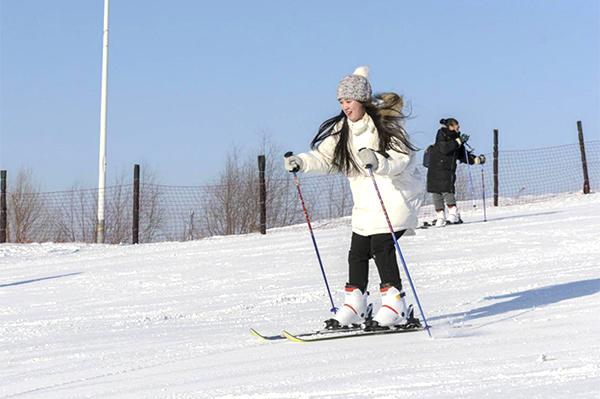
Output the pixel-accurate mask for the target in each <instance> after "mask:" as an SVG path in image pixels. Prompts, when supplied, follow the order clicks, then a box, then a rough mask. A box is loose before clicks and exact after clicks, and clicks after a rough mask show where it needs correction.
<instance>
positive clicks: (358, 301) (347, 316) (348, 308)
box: [325, 285, 372, 330]
mask: <svg viewBox="0 0 600 399" xmlns="http://www.w3.org/2000/svg"><path fill="white" fill-rule="evenodd" d="M345 291H346V295H345V298H344V304H343V305H342V307H341V308H340V309H339V310H338V311H337V313H336V315H335V316H334V318H333V319H329V320H326V321H325V328H326V329H328V330H336V329H338V328H347V327H352V326H353V325H360V324H362V323H363V322H364V321H365V319H366V318H370V317H371V312H372V306H371V305H370V304H369V305H367V300H368V298H369V292H365V293H364V294H363V293H362V291H361V290H360V289H359V288H356V287H355V286H352V285H346V288H345Z"/></svg>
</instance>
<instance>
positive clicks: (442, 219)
mask: <svg viewBox="0 0 600 399" xmlns="http://www.w3.org/2000/svg"><path fill="white" fill-rule="evenodd" d="M435 216H436V219H435V220H434V221H433V223H432V224H433V225H434V226H435V227H444V226H445V225H446V212H444V210H443V209H442V210H441V211H435Z"/></svg>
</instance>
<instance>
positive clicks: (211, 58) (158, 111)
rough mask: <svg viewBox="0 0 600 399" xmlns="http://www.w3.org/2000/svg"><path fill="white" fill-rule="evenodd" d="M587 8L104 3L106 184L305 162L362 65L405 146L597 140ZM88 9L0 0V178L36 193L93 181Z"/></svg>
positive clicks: (95, 117)
mask: <svg viewBox="0 0 600 399" xmlns="http://www.w3.org/2000/svg"><path fill="white" fill-rule="evenodd" d="M599 4H600V2H598V1H596V0H571V1H568V0H560V1H546V0H544V1H535V0H534V1H515V0H509V1H452V2H447V1H419V2H410V3H409V2H400V1H387V2H385V1H372V2H365V1H361V2H359V1H344V2H338V1H302V2H297V1H296V2H292V1H252V2H248V1H227V0H225V1H220V2H203V1H192V0H178V1H164V0H112V1H111V10H110V67H109V103H108V107H109V108H108V118H109V121H108V144H107V162H108V173H109V181H110V180H111V179H112V178H113V177H114V176H116V175H120V174H123V173H127V174H129V173H130V172H131V170H132V165H133V164H134V163H136V162H137V163H140V162H141V163H143V164H145V165H148V166H149V167H151V168H152V169H154V170H155V171H156V172H157V174H158V178H159V180H160V182H162V183H163V184H173V185H201V184H207V183H210V182H211V180H213V179H214V177H215V176H216V175H217V174H218V172H219V171H220V169H221V167H222V164H223V160H224V158H225V155H226V153H227V152H228V151H229V150H230V149H231V148H232V146H233V145H236V146H238V147H239V148H240V149H241V150H242V151H245V152H251V151H252V150H253V149H254V148H256V147H257V146H258V143H259V141H260V140H261V137H262V136H263V135H264V134H266V135H268V136H269V137H270V139H271V140H272V141H273V142H275V143H276V144H277V145H278V146H279V147H280V148H281V149H282V151H283V152H284V151H285V150H293V151H295V152H301V151H303V150H306V149H307V148H308V144H309V142H310V140H311V139H312V137H313V136H314V134H315V132H316V129H317V127H318V125H319V124H320V123H321V122H322V121H323V120H324V119H326V118H327V117H329V116H331V115H333V114H336V113H337V112H338V105H337V102H336V99H335V88H336V85H337V83H338V81H339V80H340V79H341V78H342V77H343V76H344V75H346V74H348V73H351V72H352V70H353V69H354V68H355V67H356V66H358V65H363V64H366V65H369V66H370V68H371V84H372V86H373V88H374V90H375V91H396V92H398V93H400V94H403V95H404V96H405V99H406V101H407V102H408V103H409V104H410V105H411V109H412V118H411V119H410V120H409V121H408V123H407V128H408V130H409V132H410V133H411V134H412V137H413V139H414V141H415V142H416V143H417V144H418V145H419V146H421V147H424V146H426V145H427V144H429V143H430V142H431V141H432V140H433V137H434V135H435V132H436V130H437V129H438V123H437V122H438V120H439V119H440V118H441V117H448V116H453V117H455V118H457V119H459V120H460V122H461V127H462V130H463V132H465V133H469V134H471V137H472V138H471V144H472V145H473V146H474V147H475V148H476V149H477V151H478V152H490V151H491V143H492V129H494V128H498V129H499V130H500V135H501V136H500V143H501V147H502V149H525V148H533V147H546V146H554V145H560V144H567V143H573V142H575V141H576V121H577V120H582V121H583V125H584V129H585V134H586V136H587V139H590V140H591V139H600V130H599V129H600V116H599V111H600V49H599V48H600V30H599V24H600V6H599ZM102 15H103V1H102V0H88V1H80V0H55V1H43V0H0V168H2V169H7V170H9V174H11V175H14V174H16V173H17V171H18V170H19V169H20V168H23V167H25V168H29V169H30V170H32V172H33V174H34V176H35V178H36V179H37V180H38V181H39V182H40V183H41V184H42V187H43V189H45V190H61V189H67V188H69V187H71V185H73V184H74V183H78V184H80V185H82V186H83V187H95V186H96V184H97V175H98V169H97V168H98V141H99V119H100V117H99V114H100V110H99V104H100V76H101V45H102Z"/></svg>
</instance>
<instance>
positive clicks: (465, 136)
mask: <svg viewBox="0 0 600 399" xmlns="http://www.w3.org/2000/svg"><path fill="white" fill-rule="evenodd" d="M470 137H471V136H469V135H468V134H465V133H461V134H460V141H462V143H463V144H465V143H466V142H467V141H469V138H470Z"/></svg>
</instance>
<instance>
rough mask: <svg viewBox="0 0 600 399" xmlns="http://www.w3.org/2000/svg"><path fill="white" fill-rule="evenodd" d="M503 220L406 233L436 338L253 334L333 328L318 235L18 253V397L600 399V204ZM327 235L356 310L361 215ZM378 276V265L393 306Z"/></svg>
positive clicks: (11, 258) (9, 370)
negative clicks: (328, 322) (352, 250)
mask: <svg viewBox="0 0 600 399" xmlns="http://www.w3.org/2000/svg"><path fill="white" fill-rule="evenodd" d="M487 211H488V212H487V217H488V221H487V222H483V221H482V216H483V213H482V212H481V209H477V210H475V211H472V212H468V213H467V212H464V219H465V221H466V223H465V224H463V225H459V226H449V227H444V228H429V229H426V230H418V231H417V235H416V236H412V237H403V238H402V239H401V240H400V245H401V246H402V249H403V252H404V256H405V258H406V261H407V263H408V267H409V270H410V273H411V276H412V279H413V282H414V284H415V286H416V288H417V290H418V291H417V293H418V294H419V297H420V299H421V302H422V305H423V308H424V310H425V313H426V316H427V317H428V319H429V322H430V324H431V325H432V330H431V332H432V334H433V337H434V338H433V339H432V338H429V337H428V335H427V333H426V332H415V333H410V334H397V335H391V336H377V337H364V338H350V339H344V340H336V341H329V342H318V343H308V344H298V343H292V342H287V341H279V342H265V341H260V340H258V339H257V338H256V337H254V336H252V335H250V333H249V331H248V330H249V328H250V327H254V328H256V329H257V330H259V331H261V332H263V333H265V334H277V333H279V332H280V331H281V330H282V329H288V330H289V331H291V332H298V333H300V332H307V331H311V330H315V329H318V328H319V327H320V326H321V323H322V321H323V320H324V319H327V318H329V317H330V313H329V308H330V305H329V299H328V296H327V293H326V290H325V285H324V283H323V279H322V276H321V272H320V269H319V265H318V263H317V259H316V256H315V254H314V249H313V246H312V242H311V240H310V236H309V234H308V231H307V228H306V226H305V225H297V226H292V227H288V228H282V229H276V230H270V231H269V232H268V234H267V235H266V236H261V235H260V234H250V235H246V236H234V237H213V238H209V239H204V240H200V241H193V242H182V243H174V242H168V243H158V244H147V245H146V244H143V245H135V246H132V245H122V246H111V245H87V244H27V245H17V244H3V245H0V359H1V361H0V397H1V398H92V397H93V398H98V397H102V398H121V397H124V398H129V397H132V398H257V399H258V398H503V399H504V398H598V397H600V316H599V309H600V195H598V194H592V195H587V196H584V195H577V194H573V195H568V196H562V197H560V198H557V199H554V200H552V201H549V202H543V203H536V204H531V205H522V206H512V207H505V208H492V209H489V208H488V210H487ZM315 235H316V240H317V243H318V244H319V249H320V251H321V255H322V258H323V263H324V266H325V269H326V271H327V276H328V278H329V284H330V286H331V287H332V288H333V290H334V299H335V301H336V305H338V306H339V305H340V304H341V300H342V295H343V292H342V291H343V290H342V288H343V286H344V284H345V281H346V276H347V261H346V258H347V253H348V247H349V243H350V235H351V230H350V223H349V219H347V218H346V219H339V220H330V221H324V222H319V223H315ZM403 278H404V281H405V289H406V291H407V292H409V298H410V300H411V301H412V302H414V299H413V297H412V294H410V288H409V285H408V283H407V281H406V278H405V277H404V274H403ZM378 282H379V278H378V276H377V272H376V268H375V267H374V265H373V267H371V283H370V290H371V293H372V295H371V299H372V301H373V302H374V303H375V308H376V309H377V307H378V306H379V301H380V300H379V294H378V289H377V284H378Z"/></svg>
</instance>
